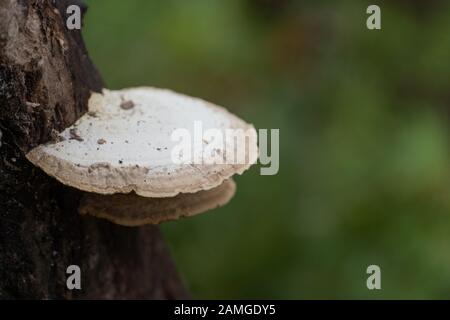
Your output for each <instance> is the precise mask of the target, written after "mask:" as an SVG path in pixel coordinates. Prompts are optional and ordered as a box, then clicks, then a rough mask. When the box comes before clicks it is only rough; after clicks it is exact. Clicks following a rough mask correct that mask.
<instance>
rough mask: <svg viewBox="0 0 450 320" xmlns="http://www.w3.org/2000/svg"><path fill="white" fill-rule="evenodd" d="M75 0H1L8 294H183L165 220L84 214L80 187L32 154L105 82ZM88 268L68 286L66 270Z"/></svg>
mask: <svg viewBox="0 0 450 320" xmlns="http://www.w3.org/2000/svg"><path fill="white" fill-rule="evenodd" d="M71 4H77V5H80V7H81V8H83V10H84V7H83V6H82V4H81V3H79V2H78V1H73V0H72V1H70V0H58V1H51V0H0V143H1V145H0V177H1V179H0V298H3V299H5V298H32V299H35V298H37V299H42V298H45V299H47V298H50V299H70V298H99V299H102V298H120V299H124V298H146V299H152V298H153V299H154V298H161V299H164V298H185V297H186V292H185V290H184V287H183V286H182V284H181V281H180V278H179V276H178V274H177V272H176V270H175V268H174V266H173V264H172V262H171V259H170V256H169V254H168V251H167V248H166V247H165V244H164V242H163V240H162V238H161V235H160V233H159V230H158V228H157V227H141V228H127V227H121V226H118V225H114V224H111V223H109V222H106V221H103V220H100V219H96V218H92V217H87V216H80V215H79V214H78V213H77V206H78V201H79V198H80V193H79V192H78V191H77V190H74V189H71V188H68V187H64V186H62V185H61V184H60V183H58V182H56V181H55V180H54V179H52V178H50V177H48V176H47V175H45V174H44V173H43V172H42V171H41V170H39V169H37V168H34V167H33V166H32V165H31V164H30V163H29V162H28V161H27V160H26V159H25V157H24V154H25V153H26V152H27V151H28V150H30V149H31V148H32V147H34V146H36V145H38V144H41V143H44V142H47V141H49V140H50V139H52V137H53V136H54V135H55V133H56V132H58V131H61V130H62V129H63V128H65V127H67V126H69V125H71V124H72V123H73V122H75V121H76V119H77V118H79V117H80V115H82V114H83V113H84V112H85V111H86V106H87V99H88V97H89V95H90V91H91V90H92V91H99V90H100V89H101V88H102V86H103V83H102V80H101V78H100V76H99V74H98V73H97V71H96V69H95V67H94V66H93V64H92V63H91V61H90V60H89V58H88V55H87V52H86V49H85V47H84V44H83V41H82V38H81V33H80V31H78V30H67V29H66V27H65V21H66V8H67V7H68V6H69V5H71ZM72 264H76V265H79V266H80V267H81V272H82V273H81V275H82V283H81V285H82V289H81V290H72V291H70V290H68V289H67V287H66V279H67V274H66V268H67V267H68V266H69V265H72Z"/></svg>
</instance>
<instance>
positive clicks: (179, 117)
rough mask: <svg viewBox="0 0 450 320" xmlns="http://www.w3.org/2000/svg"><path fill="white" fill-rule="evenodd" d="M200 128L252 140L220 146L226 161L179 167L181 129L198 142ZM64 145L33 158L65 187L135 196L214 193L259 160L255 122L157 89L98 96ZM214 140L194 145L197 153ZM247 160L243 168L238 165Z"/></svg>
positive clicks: (60, 143) (46, 148)
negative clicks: (176, 151)
mask: <svg viewBox="0 0 450 320" xmlns="http://www.w3.org/2000/svg"><path fill="white" fill-rule="evenodd" d="M196 123H197V124H198V123H201V127H202V130H203V132H205V131H207V130H208V129H218V130H219V131H220V132H222V133H224V132H225V131H226V130H229V129H233V130H236V129H238V130H237V131H239V129H240V131H242V132H241V133H239V134H238V135H239V136H240V137H241V138H242V134H245V138H244V139H247V140H246V142H248V143H247V144H245V146H244V147H239V144H234V145H233V143H235V142H236V140H235V141H229V140H226V142H225V143H224V144H223V146H220V145H215V149H214V151H215V152H217V154H220V155H221V157H222V159H223V163H224V164H214V163H198V161H197V162H195V161H194V163H192V162H185V163H176V162H174V157H173V154H172V150H173V149H174V148H175V147H176V145H177V144H179V141H174V140H173V136H172V134H173V132H174V130H177V129H186V130H187V132H189V133H190V134H191V136H192V137H195V135H196V132H197V129H198V128H197V129H196ZM186 130H185V131H186ZM243 132H245V133H243ZM249 137H250V139H249ZM58 140H59V141H56V142H51V143H48V144H45V145H40V146H38V147H36V148H34V149H33V150H31V151H30V152H29V153H28V154H27V158H28V159H29V160H30V161H31V162H32V163H33V164H35V165H36V166H38V167H40V168H42V169H43V170H44V171H45V172H46V173H47V174H49V175H51V176H53V177H55V178H56V179H58V180H59V181H60V182H62V183H64V184H66V185H69V186H71V187H75V188H77V189H80V190H83V191H87V192H94V193H100V194H113V193H129V192H132V191H134V192H135V193H136V194H138V195H140V196H143V197H153V198H160V197H174V196H176V195H177V194H178V193H194V192H198V191H201V190H208V189H211V188H215V187H218V186H219V185H221V184H222V183H223V182H224V181H225V180H226V179H228V178H230V177H231V176H232V175H234V174H236V173H237V174H241V173H242V172H244V171H245V170H246V169H248V168H249V167H250V166H251V165H252V164H253V163H255V162H256V160H257V157H258V150H257V142H256V130H255V129H254V127H253V126H252V125H250V124H247V123H246V122H244V121H243V120H241V119H239V118H238V117H236V116H234V115H233V114H231V113H229V112H228V111H226V110H225V109H224V108H221V107H218V106H216V105H213V104H211V103H208V102H206V101H203V100H201V99H197V98H192V97H189V96H185V95H182V94H178V93H175V92H172V91H170V90H165V89H156V88H151V87H140V88H131V89H124V90H117V91H110V90H106V89H104V90H103V93H102V94H99V93H93V94H92V96H91V97H90V99H89V105H88V113H86V114H85V115H83V116H82V117H81V118H80V119H79V120H78V121H77V122H76V123H75V124H74V125H73V126H71V127H69V128H67V129H66V130H64V131H63V132H61V133H60V139H58ZM213 140H214V139H213ZM213 140H210V141H208V139H206V140H205V139H202V141H201V143H200V144H198V143H195V142H193V143H192V146H193V154H198V151H199V150H197V149H198V148H199V147H200V148H201V147H205V145H208V144H209V143H213ZM230 149H231V151H234V152H230ZM242 156H243V157H244V159H245V160H246V161H245V162H244V163H236V161H233V159H242Z"/></svg>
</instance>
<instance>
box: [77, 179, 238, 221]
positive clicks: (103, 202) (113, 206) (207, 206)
mask: <svg viewBox="0 0 450 320" xmlns="http://www.w3.org/2000/svg"><path fill="white" fill-rule="evenodd" d="M235 191H236V184H235V183H234V181H233V180H232V179H228V180H225V181H224V182H223V183H222V184H221V185H219V186H218V187H216V188H213V189H209V190H203V191H199V192H196V193H181V194H178V195H177V196H175V197H169V198H146V197H141V196H139V195H137V194H135V193H129V194H113V195H102V194H95V193H84V194H83V197H82V199H81V201H80V206H79V209H78V210H79V213H80V214H82V215H85V214H89V215H92V216H95V217H98V218H103V219H107V220H109V221H111V222H114V223H116V224H119V225H124V226H130V227H132V226H140V225H145V224H159V223H161V222H165V221H171V220H177V219H179V218H182V217H190V216H194V215H197V214H199V213H202V212H205V211H207V210H211V209H214V208H217V207H221V206H223V205H225V204H226V203H227V202H228V201H230V199H231V198H232V197H233V196H234V193H235Z"/></svg>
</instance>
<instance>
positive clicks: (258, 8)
mask: <svg viewBox="0 0 450 320" xmlns="http://www.w3.org/2000/svg"><path fill="white" fill-rule="evenodd" d="M86 2H87V4H88V5H89V10H88V14H87V16H86V19H85V23H84V27H83V33H84V37H85V40H86V43H87V47H88V50H89V53H90V55H91V57H92V59H93V60H94V62H95V64H96V65H97V66H98V68H99V70H100V72H101V73H102V75H103V77H104V79H105V81H106V83H107V85H108V87H110V88H114V89H116V88H122V87H129V86H140V85H152V86H157V87H168V88H171V89H174V90H176V91H179V92H182V93H186V94H189V95H193V96H198V97H202V98H204V99H206V100H210V101H212V102H215V103H217V104H219V105H224V106H226V107H227V108H229V109H230V110H232V111H233V112H234V113H236V114H237V115H239V116H241V117H242V118H244V119H246V120H247V121H249V122H252V123H253V124H254V125H255V126H256V127H257V128H279V129H280V171H279V173H278V174H277V175H275V176H261V175H259V166H254V167H253V169H252V170H251V171H250V172H247V173H246V174H244V175H243V176H240V177H237V178H236V180H237V182H238V191H237V194H236V196H235V198H234V199H233V200H232V202H231V203H230V204H229V205H227V206H225V207H224V208H221V209H217V210H214V211H211V212H209V213H207V214H203V215H199V216H197V217H194V218H190V219H185V220H181V221H177V222H175V223H174V222H172V223H167V224H164V225H163V226H162V229H163V232H164V234H165V237H166V238H167V240H168V242H169V245H170V247H171V251H172V253H173V255H174V259H175V260H176V263H177V265H178V268H179V270H180V272H181V273H182V275H183V277H184V279H185V282H186V284H187V286H188V288H189V289H190V291H191V292H192V295H193V297H194V298H274V299H278V298H283V299H304V298H312V299H313V298H342V299H345V298H388V299H389V298H450V183H449V181H450V179H449V178H450V161H449V160H450V132H449V131H450V130H449V128H450V117H449V115H450V1H445V0H443V1H437V0H434V1H420V0H417V1H412V0H411V1H407V0H402V1H400V0H398V1H377V2H376V4H378V5H380V6H381V10H382V30H381V31H369V30H368V29H367V28H366V19H367V17H368V15H367V14H366V8H367V6H368V5H370V4H375V2H366V1H320V3H318V1H288V0H285V1H281V0H280V1H275V0H241V1H238V0H226V1H225V0H201V1H200V0H194V1H186V0H169V1H148V0H128V1H122V0H90V1H89V0H88V1H86ZM370 264H377V265H379V266H380V267H381V271H382V290H379V291H376V290H375V291H369V290H368V289H367V288H366V278H367V275H366V268H367V266H368V265H370Z"/></svg>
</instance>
